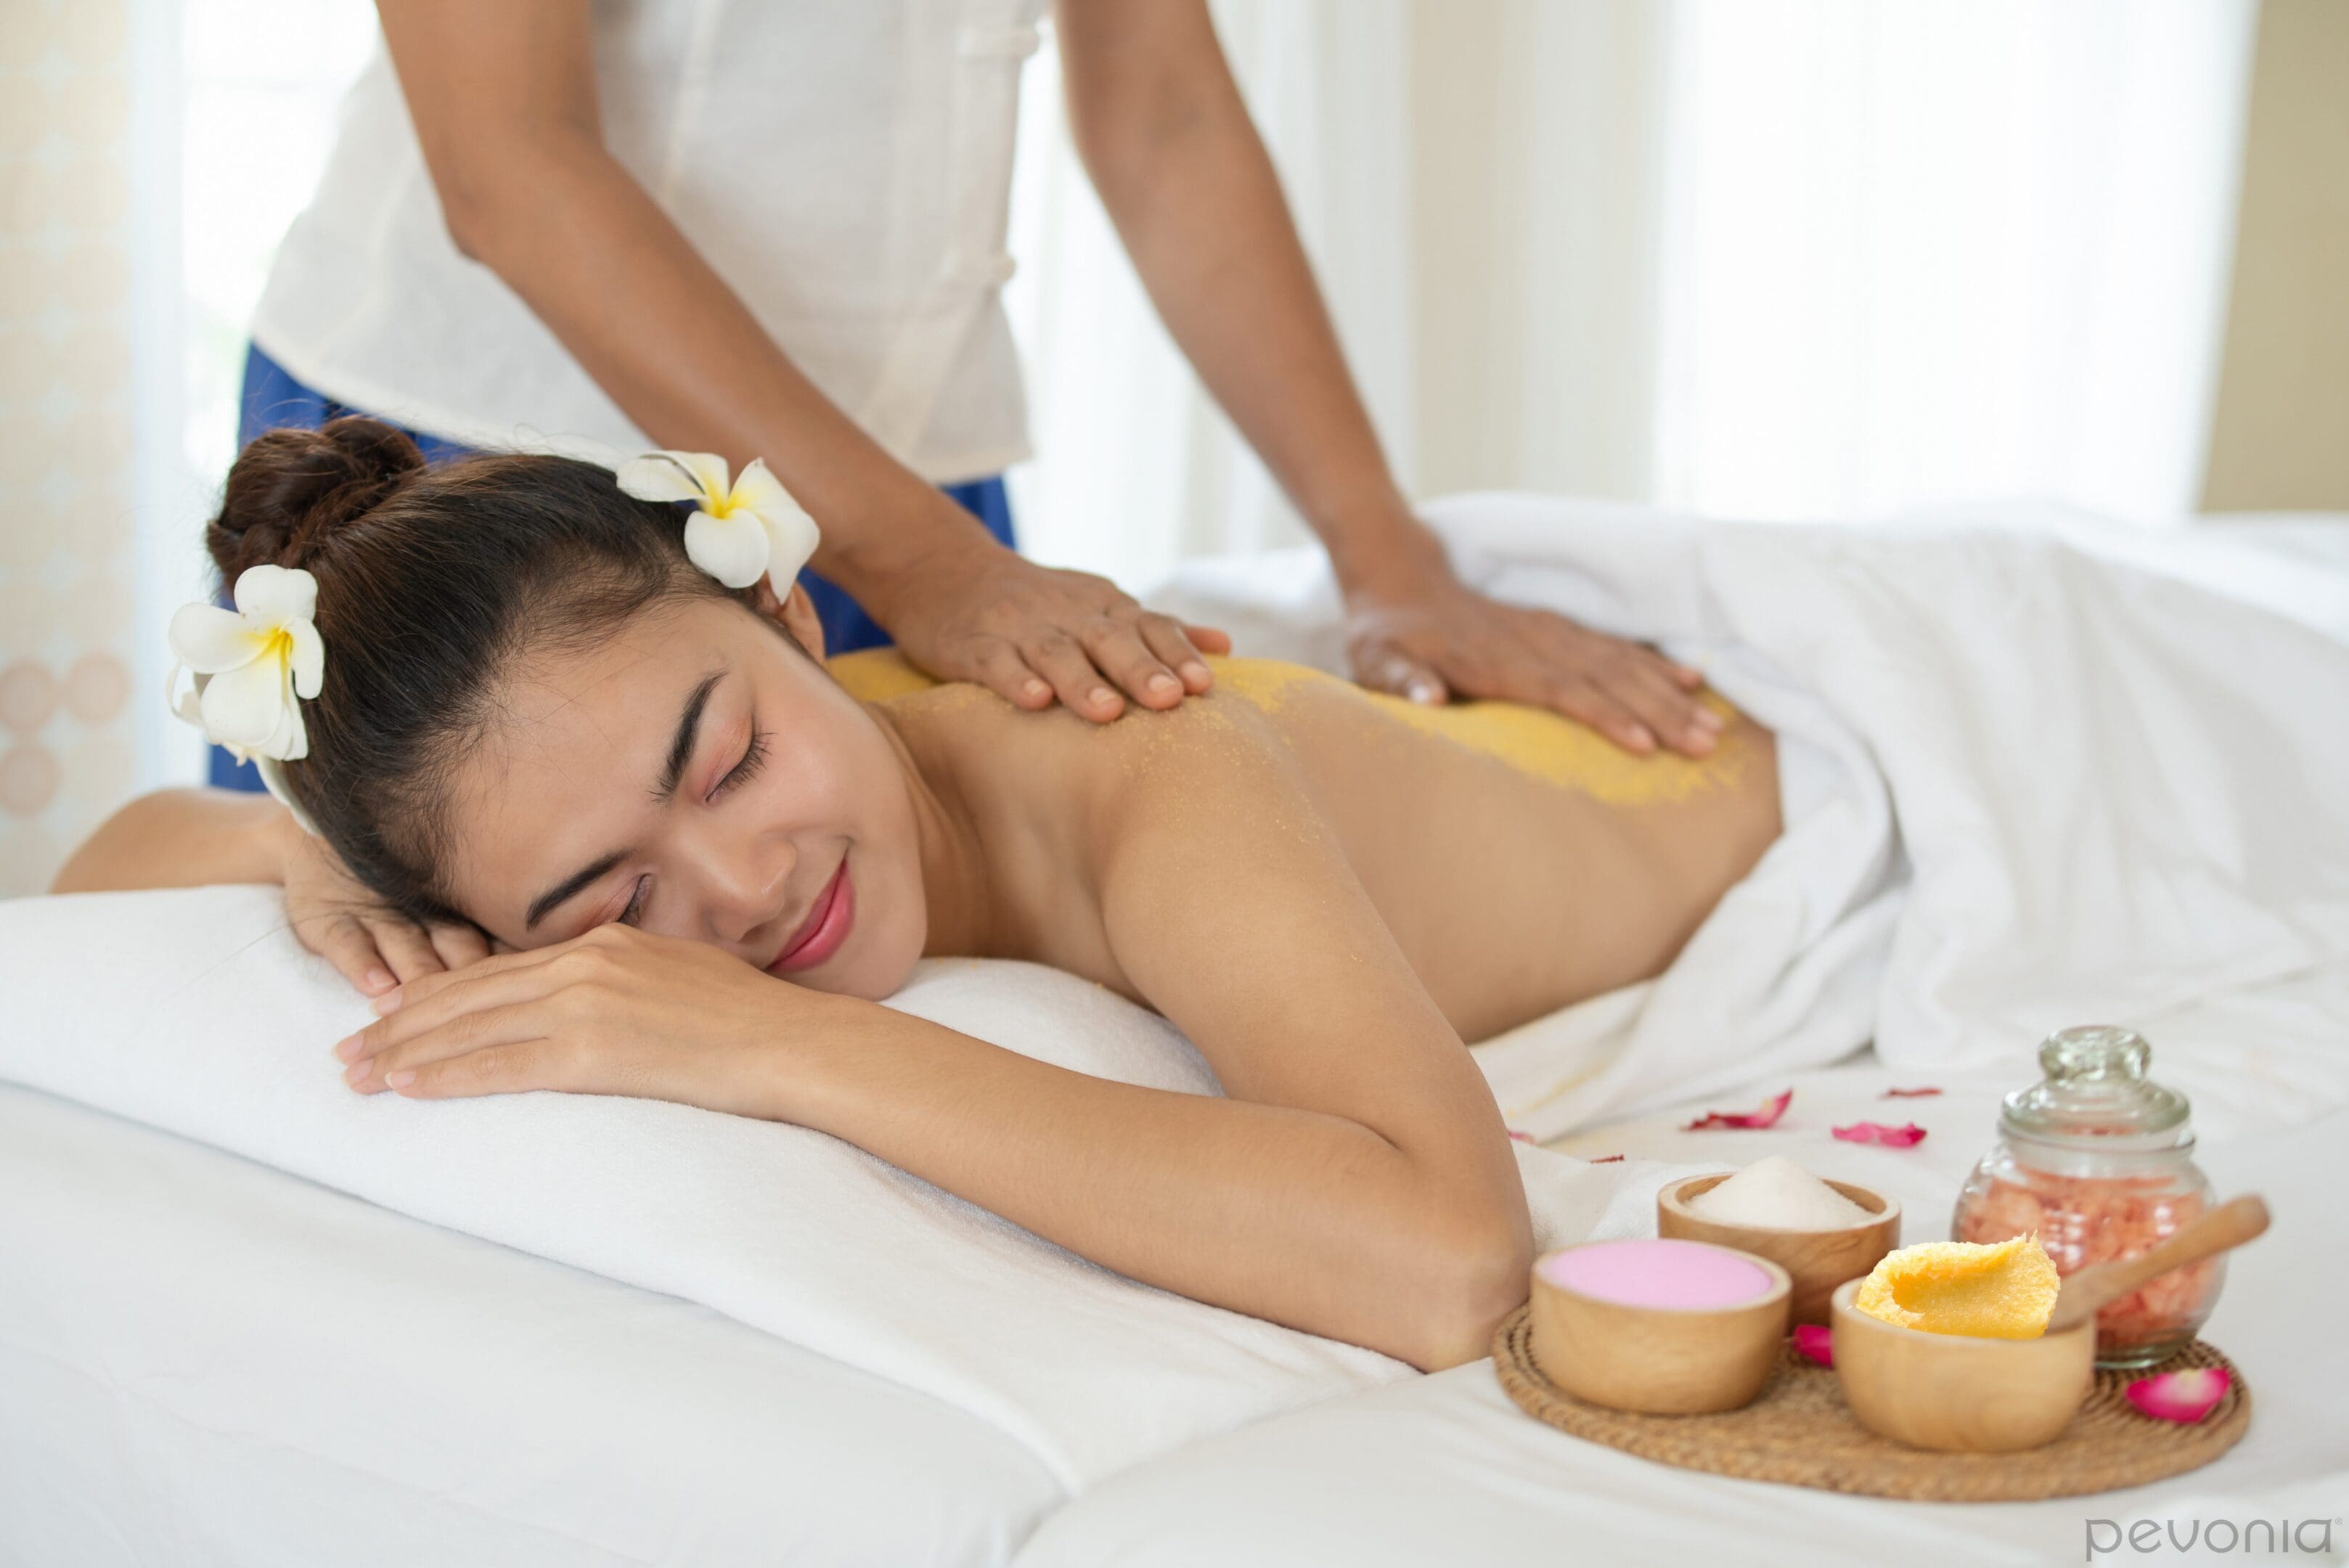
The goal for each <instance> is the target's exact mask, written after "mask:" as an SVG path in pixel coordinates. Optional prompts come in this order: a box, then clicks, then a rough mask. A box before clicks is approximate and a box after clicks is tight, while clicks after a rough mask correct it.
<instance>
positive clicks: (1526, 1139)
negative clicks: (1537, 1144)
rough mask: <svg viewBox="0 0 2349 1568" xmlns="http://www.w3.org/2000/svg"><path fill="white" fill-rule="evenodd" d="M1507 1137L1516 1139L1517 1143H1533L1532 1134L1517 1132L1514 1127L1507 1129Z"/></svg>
mask: <svg viewBox="0 0 2349 1568" xmlns="http://www.w3.org/2000/svg"><path fill="white" fill-rule="evenodd" d="M1509 1136H1510V1137H1513V1138H1515V1139H1516V1140H1517V1141H1518V1142H1519V1143H1531V1142H1533V1141H1534V1135H1533V1134H1531V1133H1528V1132H1519V1131H1518V1130H1517V1129H1516V1128H1515V1127H1511V1128H1510V1129H1509Z"/></svg>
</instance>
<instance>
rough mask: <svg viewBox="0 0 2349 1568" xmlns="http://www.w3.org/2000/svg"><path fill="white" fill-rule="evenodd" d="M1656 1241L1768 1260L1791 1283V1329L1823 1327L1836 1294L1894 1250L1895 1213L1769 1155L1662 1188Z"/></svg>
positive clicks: (1879, 1200) (1888, 1204)
mask: <svg viewBox="0 0 2349 1568" xmlns="http://www.w3.org/2000/svg"><path fill="white" fill-rule="evenodd" d="M1732 1183H1734V1185H1732ZM1716 1188H1719V1189H1723V1190H1721V1191H1719V1192H1715V1191H1714V1189H1716ZM1656 1234H1657V1235H1659V1236H1662V1237H1666V1238H1669V1239H1671V1240H1674V1241H1710V1242H1712V1243H1713V1245H1714V1246H1716V1247H1734V1248H1735V1249H1737V1250H1738V1251H1741V1252H1751V1253H1753V1254H1754V1256H1755V1257H1757V1258H1767V1259H1769V1260H1770V1262H1774V1263H1775V1264H1777V1265H1778V1266H1779V1267H1780V1268H1782V1269H1784V1270H1785V1271H1786V1273H1787V1275H1788V1277H1789V1278H1790V1279H1792V1280H1793V1281H1794V1300H1793V1303H1792V1306H1793V1321H1794V1322H1795V1323H1797V1324H1805V1323H1820V1324H1823V1323H1826V1321H1827V1317H1828V1298H1830V1297H1831V1296H1833V1295H1834V1294H1835V1291H1836V1287H1837V1285H1839V1284H1842V1283H1843V1282H1845V1281H1846V1280H1856V1279H1857V1278H1859V1277H1860V1276H1861V1275H1863V1274H1866V1273H1867V1272H1868V1271H1869V1270H1871V1269H1873V1268H1875V1267H1876V1265H1877V1263H1878V1262H1879V1261H1880V1260H1881V1259H1882V1258H1883V1257H1884V1255H1885V1254H1886V1253H1887V1252H1889V1251H1892V1250H1893V1249H1894V1248H1896V1247H1898V1246H1899V1245H1900V1205H1899V1203H1897V1202H1895V1201H1894V1200H1893V1199H1889V1198H1888V1197H1886V1196H1885V1195H1884V1194H1882V1193H1880V1192H1871V1191H1869V1190H1868V1189H1867V1188H1865V1187H1861V1186H1859V1185H1857V1183H1855V1182H1849V1181H1823V1180H1821V1179H1818V1178H1817V1177H1815V1176H1813V1175H1811V1174H1810V1173H1809V1172H1808V1171H1806V1170H1805V1169H1803V1168H1802V1167H1800V1166H1798V1165H1796V1164H1795V1162H1794V1161H1792V1160H1790V1159H1784V1158H1779V1157H1777V1156H1775V1155H1773V1156H1771V1157H1770V1158H1766V1159H1760V1160H1756V1161H1755V1162H1754V1164H1752V1165H1749V1166H1747V1167H1746V1168H1744V1169H1743V1170H1731V1171H1721V1172H1718V1173H1716V1174H1714V1175H1712V1176H1691V1177H1684V1178H1682V1179H1681V1180H1679V1181H1675V1182H1673V1183H1671V1185H1670V1186H1668V1187H1666V1188H1664V1189H1662V1190H1661V1191H1660V1192H1658V1193H1657V1194H1656Z"/></svg>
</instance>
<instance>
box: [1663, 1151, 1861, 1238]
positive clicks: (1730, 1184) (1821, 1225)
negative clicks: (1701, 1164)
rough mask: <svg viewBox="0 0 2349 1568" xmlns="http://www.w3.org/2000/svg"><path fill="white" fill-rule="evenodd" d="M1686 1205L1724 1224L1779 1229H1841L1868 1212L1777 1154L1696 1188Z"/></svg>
mask: <svg viewBox="0 0 2349 1568" xmlns="http://www.w3.org/2000/svg"><path fill="white" fill-rule="evenodd" d="M1688 1206H1689V1208H1690V1210H1692V1211H1693V1212H1695V1213H1698V1214H1702V1215H1703V1216H1704V1217H1705V1218H1706V1219H1708V1220H1719V1221H1721V1222H1722V1223H1723V1224H1724V1225H1766V1226H1769V1227H1771V1228H1772V1229H1774V1230H1779V1231H1840V1230H1842V1229H1843V1228H1844V1227H1845V1226H1847V1225H1857V1224H1858V1223H1860V1221H1862V1220H1867V1219H1869V1218H1871V1216H1870V1214H1869V1213H1868V1210H1865V1209H1862V1208H1861V1207H1860V1206H1859V1205H1858V1204H1857V1203H1854V1202H1853V1201H1852V1200H1851V1199H1848V1198H1846V1197H1845V1196H1844V1195H1843V1194H1842V1193H1840V1192H1837V1190H1836V1189H1834V1188H1832V1187H1829V1186H1828V1185H1827V1184H1826V1182H1824V1181H1821V1180H1820V1179H1818V1178H1817V1177H1816V1176H1813V1175H1812V1174H1811V1173H1810V1172H1809V1171H1807V1170H1805V1169H1804V1168H1802V1167H1801V1166H1799V1165H1796V1164H1795V1162H1794V1161H1793V1160H1791V1159H1787V1158H1783V1157H1782V1156H1779V1155H1775V1154H1774V1155H1772V1156H1770V1157H1769V1158H1767V1159H1757V1160H1755V1161H1754V1163H1753V1164H1751V1165H1749V1166H1747V1167H1746V1168H1744V1169H1743V1170H1741V1171H1739V1172H1738V1173H1737V1174H1736V1175H1734V1176H1733V1177H1731V1178H1730V1179H1728V1180H1726V1181H1724V1182H1723V1183H1721V1185H1719V1186H1718V1187H1714V1188H1711V1189H1707V1190H1705V1191H1703V1192H1700V1193H1698V1194H1697V1195H1696V1196H1695V1197H1694V1198H1692V1199H1689V1200H1688Z"/></svg>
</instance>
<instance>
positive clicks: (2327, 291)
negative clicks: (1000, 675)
mask: <svg viewBox="0 0 2349 1568" xmlns="http://www.w3.org/2000/svg"><path fill="white" fill-rule="evenodd" d="M2202 504H2203V506H2204V507H2205V508H2206V509H2207V510H2210V511H2244V510H2258V511H2266V510H2286V509H2289V510H2298V509H2321V510H2326V511H2349V0H2266V3H2265V4H2264V5H2262V6H2261V12H2260V34H2259V47H2258V53H2257V57H2256V61H2255V64H2254V65H2253V67H2252V76H2251V120H2250V125H2249V128H2248V131H2247V134H2246V136H2245V140H2244V156H2243V195H2242V218H2241V223H2240V231H2239V233H2238V234H2237V237H2236V244H2235V275H2234V284H2233V290H2232V297H2231V300H2230V305H2229V307H2228V317H2227V343H2226V350H2225V355H2224V358H2223V360H2222V362H2221V367H2220V376H2219V401H2218V407H2217V409H2216V410H2215V413H2214V416H2213V418H2212V421H2211V428H2210V462H2209V470H2208V472H2207V475H2206V477H2205V480H2204V485H2203V496H2202Z"/></svg>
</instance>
